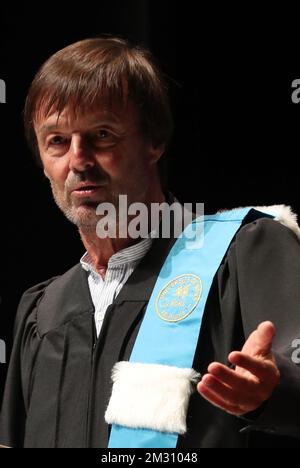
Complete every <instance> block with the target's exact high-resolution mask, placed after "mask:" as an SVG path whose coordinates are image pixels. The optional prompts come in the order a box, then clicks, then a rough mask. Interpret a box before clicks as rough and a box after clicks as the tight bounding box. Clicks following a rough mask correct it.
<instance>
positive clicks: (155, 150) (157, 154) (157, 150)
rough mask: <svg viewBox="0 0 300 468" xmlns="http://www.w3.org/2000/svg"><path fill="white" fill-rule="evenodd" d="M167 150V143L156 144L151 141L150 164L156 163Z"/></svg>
mask: <svg viewBox="0 0 300 468" xmlns="http://www.w3.org/2000/svg"><path fill="white" fill-rule="evenodd" d="M165 150H166V145H165V143H161V144H160V145H154V144H153V143H151V146H150V151H149V156H150V157H149V162H150V164H156V163H157V162H158V161H159V160H160V158H161V157H162V155H163V154H164V152H165Z"/></svg>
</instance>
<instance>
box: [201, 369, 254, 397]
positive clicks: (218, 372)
mask: <svg viewBox="0 0 300 468" xmlns="http://www.w3.org/2000/svg"><path fill="white" fill-rule="evenodd" d="M208 372H209V373H210V374H212V375H213V376H214V377H216V378H217V379H218V380H219V381H221V382H222V383H224V384H226V385H229V386H230V387H233V388H234V389H235V390H236V391H243V392H245V391H247V392H254V391H256V390H257V386H258V382H257V381H254V380H249V378H247V377H246V376H244V375H241V374H238V373H237V372H236V371H235V370H232V369H229V368H228V367H226V366H224V365H223V364H220V363H219V362H213V363H212V364H210V365H209V366H208Z"/></svg>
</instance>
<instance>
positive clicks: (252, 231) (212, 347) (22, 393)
mask: <svg viewBox="0 0 300 468" xmlns="http://www.w3.org/2000/svg"><path fill="white" fill-rule="evenodd" d="M249 216H252V214H251V213H250V215H249ZM247 221H250V222H249V223H248V224H246V225H244V226H242V228H241V229H240V230H239V232H238V233H237V235H236V236H235V238H234V240H233V242H232V243H231V246H230V248H229V250H228V252H227V253H226V255H225V257H224V259H223V261H222V264H221V266H220V268H219V269H218V272H217V274H216V276H215V278H214V281H213V285H212V287H211V290H210V294H209V297H208V300H207V304H206V308H205V314H204V319H203V323H202V327H201V331H200V336H199V342H198V346H197V350H196V354H195V360H194V364H193V367H194V369H196V370H197V371H199V372H200V373H202V374H204V373H205V372H206V369H207V366H208V364H209V363H210V362H212V361H220V362H223V363H227V356H228V354H229V353H230V352H231V351H232V350H239V349H241V347H242V345H243V343H244V341H245V339H246V338H247V337H248V336H249V334H250V333H251V331H252V330H254V329H255V328H256V327H257V325H258V324H259V323H260V322H262V321H263V320H272V321H273V322H274V324H275V326H276V328H277V335H276V337H275V340H274V352H275V354H276V358H277V362H278V365H279V368H280V372H281V381H280V385H279V386H278V387H277V388H276V390H275V391H274V393H273V395H272V397H271V398H270V400H269V401H268V402H266V403H265V404H264V405H263V406H262V407H261V408H260V409H259V410H258V411H256V412H254V413H252V414H249V415H247V418H238V417H235V416H232V415H229V414H227V413H225V412H223V411H221V410H219V409H217V408H215V407H214V406H212V405H211V404H209V403H208V402H206V401H205V400H204V399H203V398H202V397H201V396H200V395H199V394H197V393H194V394H193V395H192V397H191V400H190V405H189V411H188V418H187V426H188V432H187V434H186V435H184V436H180V437H179V439H178V444H177V447H193V448H196V447H200V448H201V447H219V448H221V447H255V446H270V447H271V446H275V447H280V446H284V447H287V446H297V445H298V446H299V445H300V440H299V439H300V369H299V367H297V365H296V364H294V363H293V362H292V359H291V357H292V353H293V352H294V351H295V349H294V348H293V347H292V342H293V340H295V339H299V338H300V242H299V240H298V239H297V237H296V235H295V234H294V233H293V232H292V231H291V230H289V229H288V228H286V227H285V226H282V225H281V224H279V223H278V222H276V221H273V220H271V219H268V218H263V219H258V220H256V221H254V222H253V221H251V219H249V217H248V220H247ZM173 242H174V240H168V239H157V240H155V241H154V244H153V246H152V248H151V250H150V251H149V252H148V254H147V255H146V256H145V258H144V259H143V260H142V261H141V263H140V264H139V266H138V267H137V268H136V270H135V271H134V273H133V274H132V275H131V276H130V278H129V279H128V281H127V283H126V285H125V286H124V287H123V289H122V290H121V292H120V293H119V295H118V297H117V299H116V300H115V302H114V303H113V304H112V305H111V306H110V307H109V308H108V310H107V312H106V315H105V319H104V322H103V326H102V329H101V333H100V336H99V338H98V339H97V338H96V333H95V325H94V307H93V303H92V300H91V296H90V293H89V288H88V282H87V273H86V272H85V271H84V270H83V269H82V267H81V266H80V265H76V266H75V267H74V268H72V269H71V270H70V271H68V272H67V273H65V274H64V275H63V276H61V277H58V278H55V279H51V280H49V281H47V282H45V283H42V284H40V285H38V286H35V287H33V288H31V289H29V290H28V291H27V292H26V293H25V294H24V296H23V298H22V300H21V303H20V306H19V309H18V313H17V318H16V334H15V343H14V348H13V353H12V357H11V361H10V366H9V372H8V378H7V384H6V389H5V395H4V400H3V406H2V413H1V422H0V444H4V445H8V446H12V447H107V443H108V437H109V432H110V427H109V426H108V425H107V424H106V423H105V421H104V412H105V409H106V407H107V404H108V401H109V398H110V393H111V386H112V384H111V378H110V375H111V369H112V367H113V366H114V364H115V363H116V362H117V361H121V360H128V359H129V358H130V354H131V350H132V347H133V344H134V341H135V338H136V335H137V332H138V329H139V326H140V324H141V321H142V318H143V315H144V312H145V308H146V305H147V303H148V301H149V298H150V295H151V292H152V290H153V287H154V284H155V281H156V277H157V274H158V273H159V271H160V269H161V266H162V264H163V262H164V259H165V258H166V256H167V254H168V252H169V250H170V247H171V245H172V243H173ZM145 404H147V402H145Z"/></svg>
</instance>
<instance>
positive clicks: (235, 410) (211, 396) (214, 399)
mask: <svg viewBox="0 0 300 468" xmlns="http://www.w3.org/2000/svg"><path fill="white" fill-rule="evenodd" d="M197 390H198V392H199V393H200V395H201V396H202V397H203V398H205V400H207V401H208V402H209V403H211V404H212V405H214V406H217V407H218V408H220V409H222V410H224V411H226V412H227V413H230V414H234V415H236V416H238V415H240V414H243V411H242V410H241V408H239V407H238V406H237V405H231V404H229V403H228V402H226V401H224V400H222V399H221V398H219V397H218V396H217V395H216V394H215V393H214V392H212V391H211V390H210V389H209V387H207V386H206V385H205V384H204V383H203V382H202V381H201V382H199V384H198V385H197Z"/></svg>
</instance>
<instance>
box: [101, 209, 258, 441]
mask: <svg viewBox="0 0 300 468" xmlns="http://www.w3.org/2000/svg"><path fill="white" fill-rule="evenodd" d="M250 210H251V208H243V209H237V210H232V211H227V212H222V213H217V214H215V215H212V216H205V217H204V220H205V222H204V243H203V245H201V242H199V237H197V238H195V239H194V241H193V243H194V245H192V244H191V242H192V241H191V240H190V239H191V232H192V231H193V232H195V228H196V229H197V228H199V226H200V224H199V223H202V226H201V227H202V229H203V218H202V219H201V218H197V219H196V220H194V221H193V222H192V223H191V224H190V225H189V226H188V227H187V228H186V229H185V230H184V232H183V236H182V237H180V238H178V239H177V241H176V242H175V244H174V246H173V248H172V249H171V251H170V253H169V255H168V257H167V259H166V261H165V263H164V265H163V267H162V269H161V271H160V273H159V276H158V278H157V281H156V284H155V287H154V289H153V292H152V295H151V298H150V301H149V304H148V307H147V310H146V313H145V317H144V319H143V322H142V324H141V327H140V330H139V333H138V336H137V339H136V342H135V345H134V348H133V351H132V354H131V357H130V362H140V363H148V364H150V363H151V364H164V365H168V366H176V367H181V368H191V367H192V366H193V361H194V355H195V350H196V346H197V343H198V339H199V333H200V327H201V322H202V317H203V313H204V309H205V304H206V300H207V297H208V294H209V290H210V287H211V284H212V281H213V278H214V276H215V274H216V272H217V270H218V268H219V266H220V263H221V261H222V259H223V257H224V255H225V253H226V251H227V249H228V247H229V245H230V243H231V241H232V239H233V237H234V236H235V234H236V232H237V231H238V229H239V228H240V226H241V224H242V222H243V220H244V218H245V217H246V216H247V214H248V213H249V211H250ZM197 230H198V229H197ZM180 288H181V289H180ZM176 295H178V296H176ZM124 404H126V403H125V402H124ZM145 404H147V402H145ZM177 439H178V434H174V433H173V434H172V433H166V432H158V431H154V430H150V429H133V428H129V427H124V426H118V425H112V430H111V435H110V440H109V448H123V447H126V448H138V447H144V448H175V447H176V444H177Z"/></svg>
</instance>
